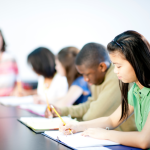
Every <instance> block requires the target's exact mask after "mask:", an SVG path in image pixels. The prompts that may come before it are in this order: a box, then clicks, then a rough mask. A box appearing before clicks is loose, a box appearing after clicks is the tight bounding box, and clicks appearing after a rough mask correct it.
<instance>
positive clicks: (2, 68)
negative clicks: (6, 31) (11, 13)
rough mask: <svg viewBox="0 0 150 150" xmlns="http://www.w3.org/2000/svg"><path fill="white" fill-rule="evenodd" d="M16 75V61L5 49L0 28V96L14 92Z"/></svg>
mask: <svg viewBox="0 0 150 150" xmlns="http://www.w3.org/2000/svg"><path fill="white" fill-rule="evenodd" d="M17 76H18V67H17V63H16V61H15V59H14V57H13V56H12V55H11V54H10V53H9V52H7V51H6V44H5V40H4V37H3V35H2V31H1V30H0V96H10V95H14V94H15V91H16V90H17V86H16V85H17V84H16V80H17Z"/></svg>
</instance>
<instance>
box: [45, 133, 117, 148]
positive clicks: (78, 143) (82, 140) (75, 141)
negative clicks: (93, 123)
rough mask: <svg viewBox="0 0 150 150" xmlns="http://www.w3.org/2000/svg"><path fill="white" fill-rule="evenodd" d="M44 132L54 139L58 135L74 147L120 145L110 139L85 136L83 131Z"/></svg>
mask: <svg viewBox="0 0 150 150" xmlns="http://www.w3.org/2000/svg"><path fill="white" fill-rule="evenodd" d="M44 133H45V134H46V135H48V136H50V137H51V138H53V139H57V137H58V138H59V140H60V141H62V142H63V143H65V144H66V145H68V146H70V147H73V148H84V147H93V146H95V147H97V146H104V145H119V144H118V143H115V142H112V141H109V140H98V139H94V138H91V137H83V136H81V132H80V133H76V134H73V135H67V136H66V135H64V134H63V133H61V132H59V131H45V132H44Z"/></svg>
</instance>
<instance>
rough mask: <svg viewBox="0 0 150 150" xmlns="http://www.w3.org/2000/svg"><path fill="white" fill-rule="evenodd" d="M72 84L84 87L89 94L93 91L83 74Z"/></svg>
mask: <svg viewBox="0 0 150 150" xmlns="http://www.w3.org/2000/svg"><path fill="white" fill-rule="evenodd" d="M72 85H77V86H79V87H81V88H82V89H83V91H84V92H87V93H88V94H89V93H91V92H90V90H89V87H88V83H87V82H86V81H85V80H84V78H83V76H81V77H78V78H77V79H76V80H75V81H74V82H73V83H72Z"/></svg>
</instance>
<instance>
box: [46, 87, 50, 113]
mask: <svg viewBox="0 0 150 150" xmlns="http://www.w3.org/2000/svg"><path fill="white" fill-rule="evenodd" d="M45 97H46V102H47V108H48V110H49V111H51V109H50V106H49V102H48V98H47V94H46V90H45Z"/></svg>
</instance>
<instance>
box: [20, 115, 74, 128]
mask: <svg viewBox="0 0 150 150" xmlns="http://www.w3.org/2000/svg"><path fill="white" fill-rule="evenodd" d="M62 118H63V120H64V121H71V120H72V119H71V118H70V117H62ZM19 120H20V121H21V122H23V123H25V124H26V125H27V126H29V127H31V128H33V129H35V130H45V129H56V128H57V129H58V128H59V124H60V122H61V120H60V118H58V117H57V118H52V119H47V118H43V117H21V118H20V119H19Z"/></svg>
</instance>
